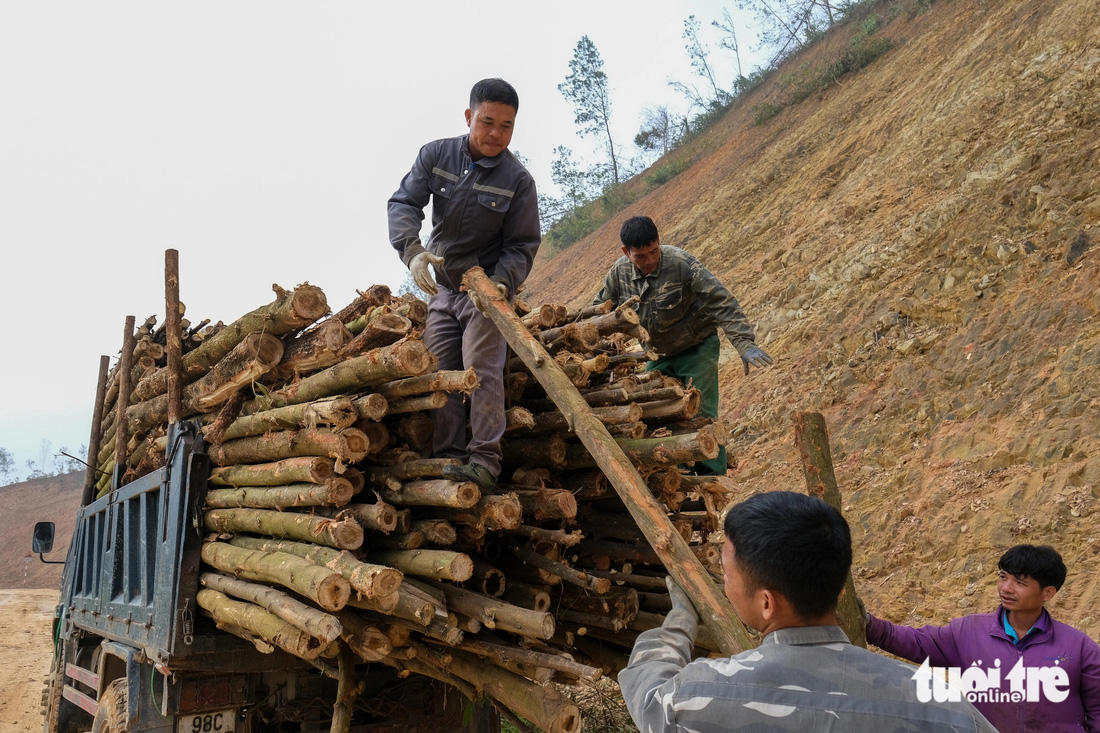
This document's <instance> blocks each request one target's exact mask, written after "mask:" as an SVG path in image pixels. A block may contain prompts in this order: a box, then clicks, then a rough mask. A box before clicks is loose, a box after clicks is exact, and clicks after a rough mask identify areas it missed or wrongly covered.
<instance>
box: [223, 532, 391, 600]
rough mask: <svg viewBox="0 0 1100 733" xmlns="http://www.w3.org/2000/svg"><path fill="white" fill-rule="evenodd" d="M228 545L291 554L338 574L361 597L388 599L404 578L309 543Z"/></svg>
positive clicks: (243, 541) (237, 540)
mask: <svg viewBox="0 0 1100 733" xmlns="http://www.w3.org/2000/svg"><path fill="white" fill-rule="evenodd" d="M229 544H230V545H232V546H233V547H240V548H243V549H246V550H251V551H259V552H268V553H282V554H286V555H291V556H293V557H295V558H296V559H301V560H302V561H304V562H306V563H308V564H311V565H315V566H318V567H321V568H324V569H326V570H327V571H329V572H334V573H338V574H339V575H340V576H341V577H342V578H344V580H345V581H346V582H347V583H348V584H349V586H350V590H354V591H355V592H356V594H357V595H358V597H359V598H387V597H389V596H391V595H393V594H394V593H396V592H397V590H398V588H399V587H400V585H401V580H402V577H403V576H402V574H401V571H399V570H396V569H394V568H390V567H386V566H384V565H377V564H375V563H367V562H362V561H361V560H359V559H358V558H356V557H355V556H354V555H352V554H351V553H349V552H345V551H341V550H335V549H332V548H329V547H320V546H318V545H314V544H311V543H308V542H288V541H286V540H272V539H266V538H263V537H243V536H237V537H234V538H233V539H232V540H230V542H229ZM349 592H350V591H349Z"/></svg>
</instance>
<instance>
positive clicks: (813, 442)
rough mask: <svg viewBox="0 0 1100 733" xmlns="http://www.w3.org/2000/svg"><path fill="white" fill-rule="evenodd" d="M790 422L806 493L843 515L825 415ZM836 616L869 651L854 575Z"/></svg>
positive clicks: (805, 414)
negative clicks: (800, 462)
mask: <svg viewBox="0 0 1100 733" xmlns="http://www.w3.org/2000/svg"><path fill="white" fill-rule="evenodd" d="M791 422H793V423H794V435H795V442H796V443H798V453H799V456H800V457H801V460H802V474H803V475H804V476H805V477H806V492H807V493H809V494H810V495H811V496H816V497H818V498H819V499H824V500H825V501H827V502H828V503H829V504H832V505H833V507H835V508H836V510H837V511H838V512H841V513H842V514H843V513H844V509H843V506H842V504H841V498H840V488H839V487H838V486H837V483H836V474H834V473H833V456H832V452H831V451H830V450H829V434H828V432H827V431H826V430H825V418H824V416H822V414H821V413H820V412H798V413H795V415H794V416H793V417H792V418H791ZM836 615H837V620H838V621H839V622H840V628H842V629H844V633H845V634H847V635H848V640H849V641H851V642H852V643H853V644H855V645H857V646H861V647H864V648H866V646H867V632H866V631H865V630H864V628H863V619H862V615H861V614H860V612H859V600H858V597H857V596H856V586H855V583H854V582H853V581H852V574H851V572H849V573H848V579H847V581H845V583H844V592H843V593H842V594H841V596H840V602H839V603H838V604H837V609H836Z"/></svg>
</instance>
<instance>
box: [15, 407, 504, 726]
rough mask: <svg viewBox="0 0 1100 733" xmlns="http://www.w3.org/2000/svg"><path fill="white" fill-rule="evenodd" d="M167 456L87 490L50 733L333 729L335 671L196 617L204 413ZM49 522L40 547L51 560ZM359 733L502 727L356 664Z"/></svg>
mask: <svg viewBox="0 0 1100 733" xmlns="http://www.w3.org/2000/svg"><path fill="white" fill-rule="evenodd" d="M167 446H168V447H167V449H166V450H167V455H166V461H165V464H164V466H163V467H162V468H159V469H157V470H155V471H153V472H151V473H149V474H147V475H145V476H143V477H141V478H139V479H137V480H135V481H132V482H130V483H127V484H125V485H123V486H118V487H117V488H115V489H114V490H112V491H110V492H109V493H107V494H106V495H105V496H102V497H101V498H98V499H96V498H94V495H93V494H92V492H89V491H87V490H86V491H85V494H84V496H83V498H82V502H81V506H80V508H79V511H78V516H77V521H76V528H75V531H74V533H73V536H72V540H71V542H70V544H69V550H68V556H67V559H66V560H65V561H64V564H65V567H64V570H63V579H62V583H61V593H60V599H59V603H58V606H57V609H56V613H55V618H54V623H53V639H54V655H53V662H52V664H51V666H50V673H49V677H48V680H47V683H46V687H45V690H44V692H43V703H44V705H43V708H44V712H45V725H44V730H45V732H46V733H78V732H81V731H88V730H91V731H92V732H93V733H123V732H133V733H137V732H138V731H157V732H163V733H230V732H236V733H259V732H261V731H322V730H324V731H328V730H330V729H331V728H332V726H333V718H334V712H333V711H334V704H335V703H336V701H337V699H338V692H339V683H338V679H337V678H338V677H339V674H338V673H337V672H338V670H337V669H336V668H335V667H336V665H335V664H332V663H329V662H327V661H317V662H316V663H309V662H305V661H303V660H301V659H298V658H296V657H293V656H291V655H289V654H287V653H285V652H282V651H280V650H278V649H276V650H275V651H274V652H273V653H260V652H259V651H258V650H257V649H256V648H255V647H253V646H252V645H251V644H249V643H248V642H246V641H245V640H243V639H239V638H237V637H235V636H231V635H229V634H226V633H224V632H222V631H218V630H217V629H216V628H215V627H214V625H213V622H212V621H210V620H209V619H207V618H203V617H202V616H201V615H200V614H199V613H198V607H197V605H196V594H197V593H198V590H199V569H200V545H201V542H202V535H203V531H202V527H201V526H200V508H201V506H202V502H203V500H204V494H205V492H206V487H207V476H208V473H209V466H210V464H209V460H208V458H207V454H206V445H205V443H204V441H203V439H202V436H201V433H200V431H199V425H198V423H197V422H196V421H181V422H179V423H175V424H173V425H170V426H169V433H168V441H167ZM53 542H54V525H53V523H51V522H39V523H38V524H37V525H36V526H35V528H34V535H33V537H32V549H33V551H34V552H36V553H38V554H39V557H40V558H41V559H42V560H43V561H45V562H56V561H48V560H46V559H45V557H44V555H45V554H46V553H49V552H51V551H52V549H53ZM355 679H356V681H357V683H358V684H359V685H360V686H361V689H360V690H359V691H358V694H357V695H356V697H355V699H356V703H355V705H354V709H353V710H351V711H348V713H349V714H348V715H347V716H346V719H347V720H349V721H350V727H347V728H344V729H345V730H350V731H363V732H367V731H377V732H378V733H382V732H384V731H394V732H396V731H406V732H408V731H414V732H415V731H424V732H425V733H428V732H429V731H451V730H453V731H485V732H486V733H488V732H491V731H497V730H499V722H498V721H499V719H498V718H497V717H496V716H495V715H494V714H493V712H492V710H491V709H490V708H488V707H487V706H485V705H475V704H473V703H472V702H470V701H468V700H465V699H464V698H463V697H462V696H461V695H460V694H458V693H457V692H456V691H455V690H454V689H453V688H449V687H446V686H445V685H443V684H442V683H438V682H435V681H433V680H430V679H428V678H426V677H421V676H417V675H413V676H411V677H409V678H407V679H400V678H399V676H398V673H397V671H396V670H393V669H391V668H389V667H386V666H383V665H380V664H374V665H367V664H360V665H358V666H357V668H356V670H355Z"/></svg>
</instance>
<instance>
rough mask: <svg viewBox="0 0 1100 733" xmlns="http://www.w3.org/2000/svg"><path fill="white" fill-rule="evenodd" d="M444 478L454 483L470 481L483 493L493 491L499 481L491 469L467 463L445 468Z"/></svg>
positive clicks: (478, 464)
mask: <svg viewBox="0 0 1100 733" xmlns="http://www.w3.org/2000/svg"><path fill="white" fill-rule="evenodd" d="M443 476H444V478H449V479H450V480H452V481H470V482H472V483H475V484H477V487H478V488H479V489H481V490H482V491H493V490H494V489H496V487H497V480H496V477H495V476H493V474H491V473H489V469H487V468H485V466H483V465H481V464H480V463H467V464H465V465H462V466H444V467H443Z"/></svg>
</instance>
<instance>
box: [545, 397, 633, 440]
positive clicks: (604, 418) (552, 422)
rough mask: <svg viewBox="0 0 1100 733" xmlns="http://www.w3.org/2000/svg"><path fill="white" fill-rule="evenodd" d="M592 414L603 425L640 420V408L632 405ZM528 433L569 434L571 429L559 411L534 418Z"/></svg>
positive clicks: (600, 409) (595, 409)
mask: <svg viewBox="0 0 1100 733" xmlns="http://www.w3.org/2000/svg"><path fill="white" fill-rule="evenodd" d="M592 414H594V415H595V416H596V417H598V418H599V419H600V421H601V422H603V424H604V425H621V424H623V423H634V422H638V421H639V420H641V419H642V407H641V405H637V404H634V403H630V404H626V405H612V406H610V407H597V408H593V410H592ZM530 432H532V433H534V434H536V435H545V434H547V433H569V432H572V427H571V426H570V424H569V420H568V419H567V418H566V417H565V415H563V414H562V413H561V411H560V410H553V411H551V412H540V413H538V414H536V415H535V416H534V425H533V426H532V427H531V428H530Z"/></svg>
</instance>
